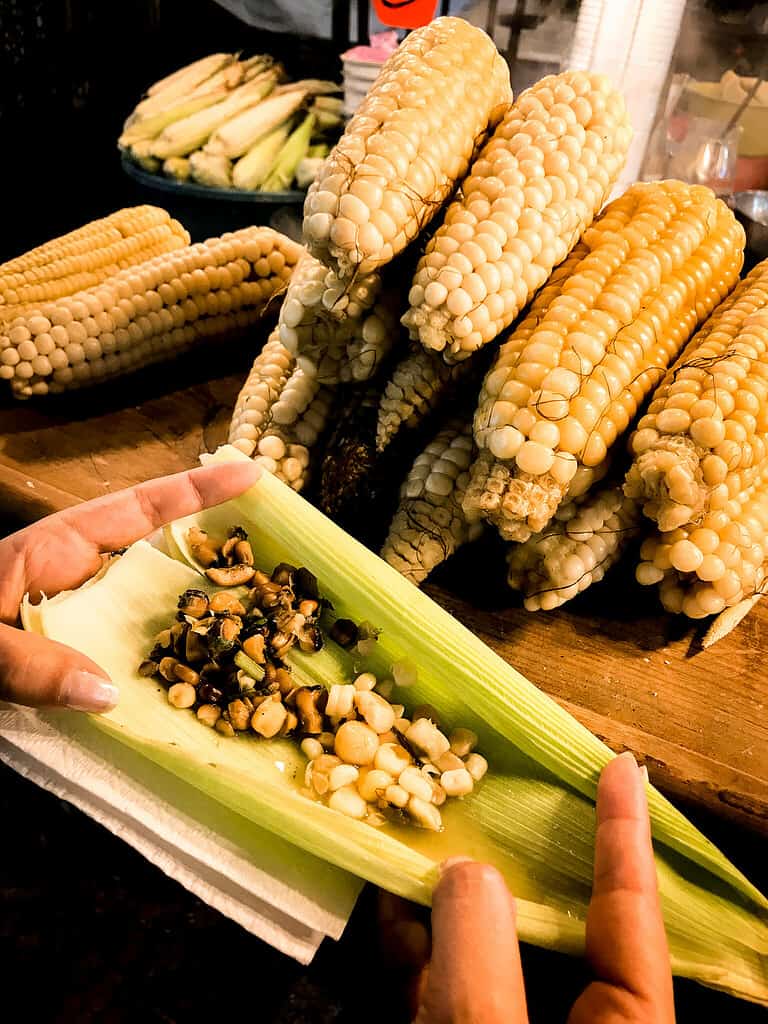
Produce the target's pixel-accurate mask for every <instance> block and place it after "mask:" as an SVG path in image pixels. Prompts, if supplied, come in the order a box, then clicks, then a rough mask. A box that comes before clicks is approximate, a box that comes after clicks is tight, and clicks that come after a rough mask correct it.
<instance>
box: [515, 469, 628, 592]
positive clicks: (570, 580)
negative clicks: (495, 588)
mask: <svg viewBox="0 0 768 1024" xmlns="http://www.w3.org/2000/svg"><path fill="white" fill-rule="evenodd" d="M641 520H642V515H641V513H640V507H639V506H638V504H637V502H636V501H634V500H633V499H632V498H627V497H625V496H624V493H623V491H622V486H621V484H615V485H614V486H612V487H604V488H600V489H597V490H596V491H595V492H594V493H593V492H590V493H589V494H587V495H584V496H583V497H582V498H580V499H578V500H574V501H568V502H565V503H564V504H563V505H561V506H560V508H559V509H558V510H557V512H556V513H555V517H554V519H553V520H552V522H551V523H550V525H549V526H548V527H547V528H546V530H544V532H543V533H537V534H534V535H533V536H532V537H530V538H529V539H528V540H527V541H525V543H523V544H513V545H512V546H511V547H510V549H509V553H508V555H507V566H508V574H507V582H508V583H509V585H510V587H512V589H513V590H522V592H523V594H524V595H525V607H526V608H527V609H528V611H531V612H534V611H538V610H539V609H544V611H550V610H551V609H553V608H559V607H560V605H562V604H565V602H566V601H570V600H571V599H572V598H574V597H576V595H577V594H580V593H581V592H582V591H584V590H586V589H587V587H589V586H591V585H592V584H593V583H597V582H599V581H600V580H601V579H602V578H603V576H604V575H605V573H606V572H607V571H608V569H610V567H611V566H612V565H614V564H615V563H616V562H618V560H619V559H620V558H621V556H622V554H623V553H624V551H625V550H626V549H627V547H629V545H630V544H631V543H632V541H633V540H635V539H636V538H637V537H638V535H639V533H640V529H641Z"/></svg>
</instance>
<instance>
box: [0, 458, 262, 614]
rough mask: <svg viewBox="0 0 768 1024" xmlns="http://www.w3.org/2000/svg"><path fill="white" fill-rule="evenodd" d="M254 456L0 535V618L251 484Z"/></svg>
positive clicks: (69, 586) (255, 476)
mask: <svg viewBox="0 0 768 1024" xmlns="http://www.w3.org/2000/svg"><path fill="white" fill-rule="evenodd" d="M259 475H260V470H259V467H258V466H256V464H255V463H253V462H236V463H224V464H219V465H214V466H204V467H203V468H201V469H193V470H189V471H188V472H186V473H176V474H175V475H173V476H166V477H160V478H159V479H157V480H150V481H148V482H147V483H144V484H139V485H138V486H137V487H131V488H128V489H127V490H124V491H118V492H116V493H115V494H110V495H107V496H106V497H104V498H98V499H97V500H95V501H88V502H83V504H81V505H76V506H74V507H73V508H69V509H65V510H64V511H63V512H57V513H56V514H55V515H52V516H48V517H47V518H46V519H43V520H41V521H40V522H38V523H35V524H33V525H32V526H28V527H27V528H26V529H24V530H20V531H19V532H18V533H14V534H12V535H11V536H10V537H7V538H6V539H5V540H4V541H2V542H0V581H2V585H0V622H7V623H9V624H12V623H15V622H16V620H17V618H18V610H19V604H20V602H21V599H22V597H23V596H24V594H25V593H26V592H29V595H30V597H31V598H32V600H33V601H37V600H38V598H39V596H40V593H41V592H42V593H46V594H48V595H49V596H51V595H53V594H57V593H59V591H61V590H72V589H74V588H75V587H78V586H80V584H81V583H83V582H84V581H85V580H87V579H89V578H90V577H91V576H93V574H94V573H95V572H97V571H98V569H99V568H100V566H101V558H100V552H108V551H117V550H119V549H120V548H123V547H127V546H128V545H129V544H133V542H134V541H137V540H139V539H140V538H142V537H146V536H147V535H148V534H150V533H152V532H153V531H154V530H156V529H158V527H160V526H163V525H164V524H165V523H169V522H172V521H173V520H174V519H179V518H181V517H183V516H187V515H193V514H194V513H195V512H200V511H201V510H202V509H204V508H209V507H210V506H212V505H218V504H220V503H221V502H223V501H227V500H229V499H230V498H233V497H236V496H237V495H238V494H242V493H243V491H245V490H247V489H248V488H249V487H250V486H251V485H252V484H253V483H254V482H255V481H256V480H257V479H258V477H259Z"/></svg>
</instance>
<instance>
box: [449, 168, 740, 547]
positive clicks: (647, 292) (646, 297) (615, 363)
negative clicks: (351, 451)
mask: <svg viewBox="0 0 768 1024" xmlns="http://www.w3.org/2000/svg"><path fill="white" fill-rule="evenodd" d="M743 245H744V232H743V230H742V228H741V226H740V225H739V224H738V222H737V221H736V219H735V218H734V216H733V214H732V213H731V211H730V210H729V209H728V208H727V206H726V205H725V204H724V203H723V202H722V201H720V200H718V199H716V198H715V196H714V194H713V193H712V192H711V191H710V190H709V189H707V188H704V187H702V186H692V185H685V184H683V183H682V182H674V181H668V182H657V183H653V184H639V185H634V186H632V188H630V189H629V190H628V191H627V192H626V193H625V194H624V195H623V196H621V197H620V198H619V199H617V200H615V201H614V202H613V203H611V204H610V206H608V207H607V208H606V210H605V212H604V213H603V214H602V216H601V217H600V218H599V219H597V220H596V221H595V223H594V225H593V226H592V227H590V228H589V229H588V230H587V231H586V232H585V234H584V237H583V240H582V242H581V243H580V244H579V246H577V248H576V249H575V250H574V252H573V253H572V254H571V255H570V256H569V257H568V259H567V260H566V261H565V262H564V263H563V264H562V265H561V266H560V267H559V268H558V269H557V270H556V271H555V272H554V274H553V275H552V277H551V278H550V281H549V282H548V284H547V285H546V286H545V287H544V288H543V289H542V291H541V292H540V293H539V294H538V295H537V297H536V299H535V300H534V302H533V304H532V306H531V309H530V312H529V315H528V316H527V317H526V319H525V320H524V321H523V322H522V323H521V324H520V325H519V326H518V327H516V328H515V329H514V330H513V331H512V332H511V334H510V335H509V338H508V339H507V340H506V341H505V342H504V343H503V344H502V346H501V348H500V349H499V353H498V356H497V358H496V362H495V364H494V365H493V367H492V368H491V371H490V372H489V374H488V375H487V377H486V379H485V382H484V385H483V390H482V393H481V395H480V401H479V404H478V409H477V412H476V414H475V440H476V442H477V444H478V446H479V449H480V454H479V457H478V459H477V460H476V463H475V465H474V466H473V469H472V479H471V481H470V485H469V486H468V488H467V492H466V495H465V499H464V509H465V512H467V514H468V515H470V516H473V515H474V516H483V517H485V518H487V519H490V520H491V521H492V522H494V523H495V524H496V525H497V527H498V528H499V530H500V532H501V534H502V536H504V537H505V538H506V539H509V540H526V539H527V537H528V536H530V533H531V532H538V531H540V530H541V529H543V527H544V526H545V525H546V523H547V522H548V521H549V519H550V518H551V517H552V515H553V514H554V512H555V509H556V508H557V506H558V505H559V504H560V501H561V500H562V498H563V496H564V494H565V492H566V491H567V489H568V487H569V485H570V482H571V480H572V478H573V477H574V475H575V474H576V472H577V471H578V468H579V466H584V467H586V468H587V469H593V468H594V467H596V466H599V465H600V464H601V463H602V462H603V460H604V459H605V457H606V454H607V452H608V451H609V449H610V448H611V447H612V445H613V444H614V443H615V442H616V439H617V437H619V436H620V435H621V434H622V433H623V432H624V431H625V430H626V429H627V426H628V425H629V423H630V421H631V420H632V418H633V417H634V414H635V412H636V410H637V408H638V405H639V404H640V403H641V402H642V400H643V398H644V397H645V395H646V394H647V393H648V392H649V391H650V390H651V388H652V387H653V386H654V385H655V384H656V383H657V382H658V380H659V378H660V377H661V376H662V374H663V373H664V371H665V370H666V368H667V366H668V365H669V364H670V362H671V361H672V360H673V359H674V358H675V357H676V356H677V354H678V352H679V351H680V349H681V348H682V347H683V345H684V344H685V343H686V341H687V340H688V338H689V337H690V336H691V334H692V333H693V331H694V330H695V328H696V326H697V324H698V323H700V322H701V321H702V320H703V319H705V318H706V317H707V316H708V315H709V313H710V312H711V311H712V309H713V308H714V307H715V306H716V305H717V304H718V303H719V302H720V301H721V300H722V299H723V298H724V296H725V295H726V294H727V293H728V292H729V291H730V289H731V288H732V287H733V285H734V283H735V282H736V280H737V278H738V273H739V270H740V268H741V263H742V259H743Z"/></svg>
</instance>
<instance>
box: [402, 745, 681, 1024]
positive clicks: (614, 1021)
mask: <svg viewBox="0 0 768 1024" xmlns="http://www.w3.org/2000/svg"><path fill="white" fill-rule="evenodd" d="M586 931H587V934H586V955H587V959H588V962H589V965H590V968H591V970H592V972H593V974H594V980H593V981H592V982H591V983H590V984H589V985H588V986H587V988H586V989H585V990H584V992H583V993H582V994H581V995H580V996H579V998H578V999H577V1000H576V1003H575V1004H574V1006H573V1009H572V1010H571V1013H570V1016H569V1018H568V1024H674V1019H675V1013H674V1003H673V997H672V975H671V971H670V965H669V951H668V948H667V939H666V935H665V932H664V924H663V921H662V917H661V909H660V905H659V896H658V888H657V881H656V868H655V864H654V860H653V850H652V847H651V836H650V825H649V820H648V806H647V802H646V797H645V788H644V785H643V778H642V775H641V773H640V771H639V769H638V767H637V764H636V763H635V760H634V758H633V757H632V755H631V754H624V755H622V756H620V757H617V758H615V759H614V760H613V761H611V762H610V763H609V764H608V765H607V766H606V768H605V769H604V771H603V773H602V776H601V778H600V783H599V786H598V792H597V833H596V837H595V861H594V880H593V889H592V899H591V902H590V905H589V911H588V913H587V921H586ZM527 1021H528V1013H527V1009H526V1001H525V986H524V984H523V973H522V968H521V965H520V950H519V947H518V943H517V933H516V929H515V903H514V900H513V898H512V896H511V895H510V894H509V892H508V890H507V887H506V885H505V883H504V880H503V878H502V876H501V875H500V874H499V873H498V871H496V870H495V869H494V868H492V867H489V866H488V865H484V864H475V863H472V862H471V861H464V860H461V861H459V860H458V859H457V860H454V861H448V862H447V863H446V865H445V866H444V871H443V875H442V877H441V879H440V882H439V883H438V885H437V888H436V889H435V894H434V899H433V904H432V956H431V962H430V964H429V966H428V968H426V971H425V974H423V975H422V984H421V993H420V998H419V1009H418V1013H417V1016H416V1021H415V1024H502V1022H503V1024H527Z"/></svg>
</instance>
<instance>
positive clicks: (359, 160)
mask: <svg viewBox="0 0 768 1024" xmlns="http://www.w3.org/2000/svg"><path fill="white" fill-rule="evenodd" d="M468 99H469V101H468ZM511 100H512V94H511V91H510V88H509V71H508V68H507V65H506V63H505V61H504V60H503V59H502V57H501V56H500V54H499V53H498V51H497V50H496V47H495V45H494V44H493V42H492V40H491V39H489V37H488V36H487V35H486V34H485V33H484V32H482V31H480V30H479V29H477V28H475V27H473V26H472V25H470V24H469V23H468V22H466V21H464V20H463V19H462V18H438V19H436V20H435V21H433V22H431V23H430V24H429V25H426V26H425V27H424V28H420V29H417V30H416V31H414V32H412V33H411V34H410V35H409V36H408V37H407V38H406V39H405V40H404V42H403V43H401V45H400V47H399V48H398V49H397V51H396V52H395V53H394V54H393V55H392V56H391V57H390V58H389V60H388V61H387V62H386V64H385V65H384V67H383V68H382V70H381V72H380V74H379V77H378V78H377V80H376V82H375V84H374V85H373V87H372V89H371V90H370V92H369V93H368V95H367V96H366V98H365V100H364V101H363V103H362V104H361V106H360V107H359V109H358V111H357V113H356V114H355V115H354V117H353V118H352V119H351V120H350V122H349V123H348V125H347V127H346V130H345V132H344V134H343V135H342V137H341V139H340V140H339V142H338V143H337V144H336V146H335V147H334V149H333V150H332V151H331V153H330V155H329V156H328V159H327V160H326V162H325V166H324V168H323V170H322V172H321V174H320V175H319V177H318V179H317V180H316V181H315V182H314V183H313V185H312V186H311V187H310V190H309V192H308V193H307V198H306V202H305V204H304V238H305V241H306V243H307V246H308V248H309V250H310V252H311V253H312V254H313V255H314V256H317V258H318V259H320V260H321V261H322V262H323V263H325V264H327V265H328V266H329V267H331V268H332V269H333V270H334V271H335V272H336V274H337V275H338V276H339V277H340V278H342V279H344V280H347V279H349V278H351V277H354V276H355V274H357V273H363V274H366V273H370V271H372V270H375V269H376V268H377V267H379V266H381V265H382V264H384V263H388V262H389V261H390V260H391V259H392V258H393V257H394V256H395V255H397V253H399V252H401V251H402V250H403V249H405V247H406V246H407V245H408V243H409V242H411V241H412V240H413V239H414V238H416V236H417V235H418V234H419V233H420V231H421V230H422V229H423V228H424V227H425V226H426V224H428V223H429V221H430V220H431V219H432V217H433V216H434V215H435V214H436V213H437V211H438V210H439V208H440V206H441V204H442V203H443V202H444V200H445V199H447V197H448V196H449V194H450V192H451V191H452V189H453V187H454V185H455V183H456V182H457V181H458V180H459V179H461V178H462V177H463V176H464V174H465V173H466V171H467V168H468V167H469V163H470V160H471V159H472V155H473V152H474V149H475V145H476V143H477V141H478V139H479V137H480V136H481V135H482V134H483V133H484V132H485V131H486V130H487V129H488V127H489V123H490V125H491V127H493V126H494V125H495V123H496V121H497V120H498V118H499V117H500V116H501V114H502V113H503V107H502V105H503V104H507V103H510V102H511Z"/></svg>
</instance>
